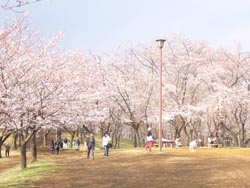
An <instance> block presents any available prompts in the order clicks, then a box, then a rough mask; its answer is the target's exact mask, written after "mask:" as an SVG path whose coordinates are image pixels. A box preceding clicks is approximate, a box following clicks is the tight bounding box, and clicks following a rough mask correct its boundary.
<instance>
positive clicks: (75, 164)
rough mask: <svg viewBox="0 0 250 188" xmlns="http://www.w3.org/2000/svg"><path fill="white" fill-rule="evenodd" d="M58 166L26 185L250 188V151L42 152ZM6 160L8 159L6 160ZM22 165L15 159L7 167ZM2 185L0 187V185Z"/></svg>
mask: <svg viewBox="0 0 250 188" xmlns="http://www.w3.org/2000/svg"><path fill="white" fill-rule="evenodd" d="M38 157H40V158H48V159H50V160H51V161H53V162H55V163H56V164H57V165H58V168H57V170H54V171H53V172H50V173H48V174H42V175H39V176H40V178H39V180H38V181H32V180H30V181H28V182H25V183H24V184H23V186H24V187H27V188H28V187H36V188H44V187H46V188H137V187H138V188H147V187H150V188H153V187H155V188H160V187H161V188H164V187H168V188H198V187H199V188H214V187H216V188H224V187H225V188H226V187H227V188H249V187H250V168H249V167H250V149H221V148H212V149H208V148H198V149H197V151H196V152H190V151H189V150H188V148H181V149H179V150H177V149H170V148H167V149H166V148H164V149H163V152H162V153H160V152H159V151H158V148H157V149H154V150H153V151H152V152H151V153H148V152H146V151H145V150H144V149H130V150H111V151H110V157H109V158H108V159H106V158H103V153H102V151H96V152H95V159H94V160H91V159H87V158H86V151H80V152H78V151H74V152H66V151H62V152H61V153H60V154H59V155H50V154H49V153H48V151H47V150H42V151H40V154H39V156H38ZM5 160H6V159H5ZM19 163H20V158H19V157H17V156H13V157H10V158H9V159H7V160H6V161H5V163H4V164H5V165H4V164H3V163H2V162H1V159H0V164H1V166H0V173H1V171H2V170H4V169H7V168H10V167H11V166H14V165H17V164H19ZM0 187H1V185H0Z"/></svg>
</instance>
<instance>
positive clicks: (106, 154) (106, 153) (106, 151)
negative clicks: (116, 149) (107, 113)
mask: <svg viewBox="0 0 250 188" xmlns="http://www.w3.org/2000/svg"><path fill="white" fill-rule="evenodd" d="M110 140H111V139H110V137H109V135H108V134H107V133H106V134H105V135H104V136H103V138H102V145H103V147H104V157H105V158H108V157H109V145H108V144H109V141H110Z"/></svg>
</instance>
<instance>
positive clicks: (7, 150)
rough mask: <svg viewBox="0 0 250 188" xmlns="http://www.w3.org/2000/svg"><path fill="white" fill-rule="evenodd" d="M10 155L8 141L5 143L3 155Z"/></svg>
mask: <svg viewBox="0 0 250 188" xmlns="http://www.w3.org/2000/svg"><path fill="white" fill-rule="evenodd" d="M9 156H10V145H9V143H6V144H5V157H9Z"/></svg>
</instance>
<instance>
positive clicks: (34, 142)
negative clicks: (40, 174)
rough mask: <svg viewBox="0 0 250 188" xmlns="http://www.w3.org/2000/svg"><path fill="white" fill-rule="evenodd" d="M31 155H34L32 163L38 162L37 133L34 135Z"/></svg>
mask: <svg viewBox="0 0 250 188" xmlns="http://www.w3.org/2000/svg"><path fill="white" fill-rule="evenodd" d="M31 154H32V162H35V161H37V145H36V133H34V135H33V136H32V139H31Z"/></svg>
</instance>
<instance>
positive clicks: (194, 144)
mask: <svg viewBox="0 0 250 188" xmlns="http://www.w3.org/2000/svg"><path fill="white" fill-rule="evenodd" d="M198 142H201V140H200V139H198V140H193V141H191V142H190V143H189V149H190V151H192V152H195V151H196V147H197V144H198Z"/></svg>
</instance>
